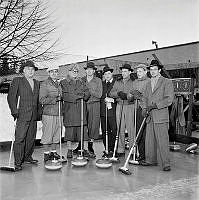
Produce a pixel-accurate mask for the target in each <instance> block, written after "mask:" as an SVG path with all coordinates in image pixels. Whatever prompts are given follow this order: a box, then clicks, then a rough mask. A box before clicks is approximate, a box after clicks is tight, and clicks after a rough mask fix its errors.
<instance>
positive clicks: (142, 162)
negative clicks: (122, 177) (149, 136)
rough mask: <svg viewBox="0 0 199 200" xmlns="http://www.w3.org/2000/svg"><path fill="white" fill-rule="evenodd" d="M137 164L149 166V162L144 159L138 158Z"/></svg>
mask: <svg viewBox="0 0 199 200" xmlns="http://www.w3.org/2000/svg"><path fill="white" fill-rule="evenodd" d="M139 165H142V166H151V164H150V163H148V162H146V161H144V160H140V161H139Z"/></svg>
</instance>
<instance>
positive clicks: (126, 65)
mask: <svg viewBox="0 0 199 200" xmlns="http://www.w3.org/2000/svg"><path fill="white" fill-rule="evenodd" d="M120 69H121V70H122V69H128V70H129V71H131V72H132V71H133V69H132V68H131V65H129V64H124V65H123V66H122V67H120Z"/></svg>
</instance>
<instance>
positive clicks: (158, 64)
mask: <svg viewBox="0 0 199 200" xmlns="http://www.w3.org/2000/svg"><path fill="white" fill-rule="evenodd" d="M154 66H157V67H158V69H162V68H163V66H162V65H161V64H160V63H159V62H158V60H152V61H151V63H150V65H149V66H148V67H147V69H150V67H154Z"/></svg>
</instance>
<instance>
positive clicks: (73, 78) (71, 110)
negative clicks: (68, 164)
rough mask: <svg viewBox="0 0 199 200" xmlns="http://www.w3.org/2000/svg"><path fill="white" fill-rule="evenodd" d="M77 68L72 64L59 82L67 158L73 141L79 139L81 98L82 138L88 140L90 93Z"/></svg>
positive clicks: (71, 153)
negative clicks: (87, 106)
mask: <svg viewBox="0 0 199 200" xmlns="http://www.w3.org/2000/svg"><path fill="white" fill-rule="evenodd" d="M78 74H79V68H78V66H77V65H76V64H72V65H71V67H70V68H69V73H68V76H67V77H66V79H64V80H62V81H61V82H60V84H61V87H62V97H63V121H64V126H65V141H67V144H68V153H67V158H72V157H73V147H72V144H73V143H74V142H80V141H81V99H83V100H84V103H83V108H84V110H83V118H84V119H83V125H84V127H83V130H84V140H86V141H87V140H88V134H87V127H86V125H87V121H86V101H87V100H88V98H89V97H90V93H89V90H88V88H87V87H86V85H85V83H84V82H83V81H82V80H81V78H80V77H78Z"/></svg>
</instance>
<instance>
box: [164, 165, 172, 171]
mask: <svg viewBox="0 0 199 200" xmlns="http://www.w3.org/2000/svg"><path fill="white" fill-rule="evenodd" d="M163 171H165V172H168V171H171V167H170V166H166V167H164V168H163Z"/></svg>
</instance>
